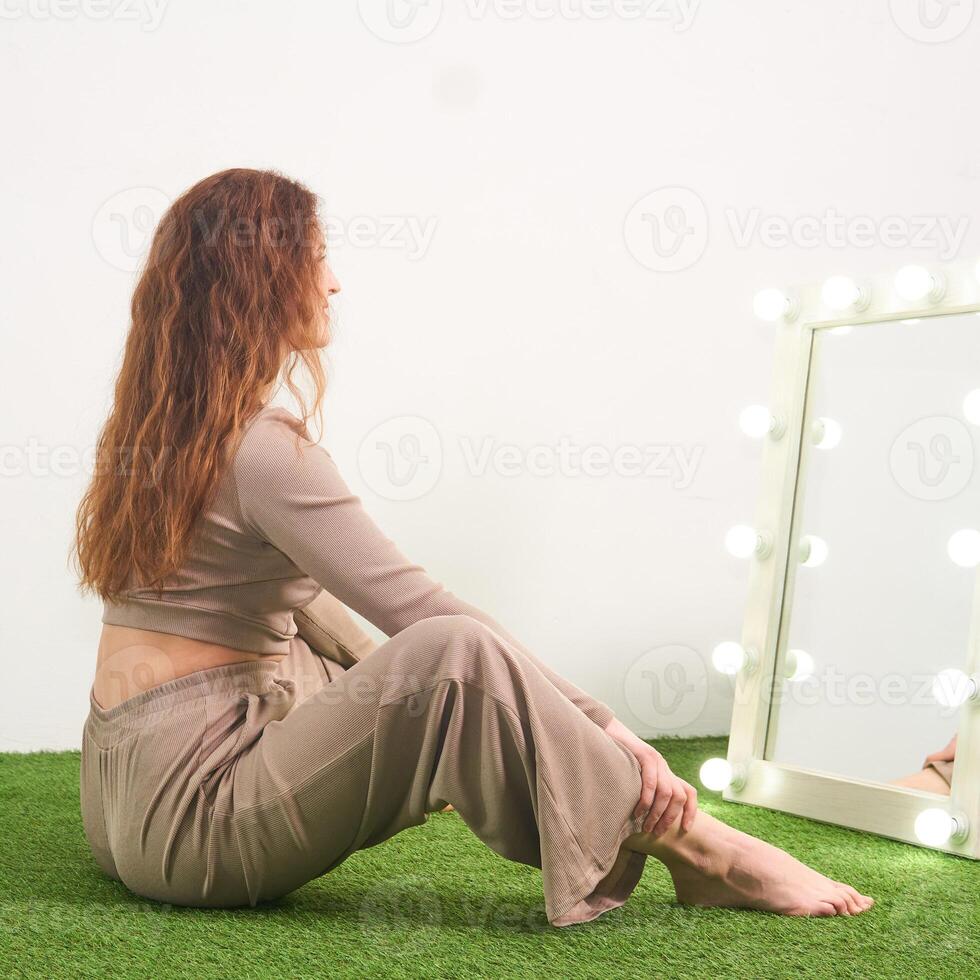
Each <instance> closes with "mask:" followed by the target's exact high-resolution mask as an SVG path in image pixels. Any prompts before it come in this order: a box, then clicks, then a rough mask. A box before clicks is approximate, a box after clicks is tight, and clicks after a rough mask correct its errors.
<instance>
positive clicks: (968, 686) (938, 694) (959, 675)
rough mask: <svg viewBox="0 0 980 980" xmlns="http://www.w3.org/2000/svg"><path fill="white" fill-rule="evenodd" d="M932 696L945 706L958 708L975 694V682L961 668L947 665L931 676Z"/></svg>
mask: <svg viewBox="0 0 980 980" xmlns="http://www.w3.org/2000/svg"><path fill="white" fill-rule="evenodd" d="M932 696H933V697H934V698H935V699H936V700H937V701H938V702H939V703H940V704H941V705H943V706H944V707H946V708H958V707H959V706H960V705H961V704H966V702H967V701H969V700H970V699H971V698H975V697H976V696H977V682H976V680H975V679H974V678H973V677H970V675H969V674H964V673H963V671H962V670H957V669H956V668H955V667H947V668H946V670H941V671H939V673H938V674H936V676H935V678H933V681H932Z"/></svg>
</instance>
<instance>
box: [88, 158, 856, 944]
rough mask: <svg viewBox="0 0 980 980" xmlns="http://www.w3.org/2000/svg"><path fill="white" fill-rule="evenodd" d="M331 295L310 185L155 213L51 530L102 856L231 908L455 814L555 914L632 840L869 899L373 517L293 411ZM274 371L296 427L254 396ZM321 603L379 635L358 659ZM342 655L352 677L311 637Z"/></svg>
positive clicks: (338, 621) (707, 893) (583, 915)
mask: <svg viewBox="0 0 980 980" xmlns="http://www.w3.org/2000/svg"><path fill="white" fill-rule="evenodd" d="M339 288H340V286H339V284H338V283H337V281H336V279H335V278H334V276H333V274H332V273H331V271H330V267H329V266H328V264H327V262H326V259H325V254H324V245H323V236H322V234H321V230H320V226H319V224H318V217H317V210H316V199H315V197H314V195H313V194H312V193H311V192H310V191H308V190H307V189H306V188H304V187H303V186H301V185H300V184H297V183H296V182H294V181H292V180H288V179H286V178H285V177H282V176H280V175H278V174H275V173H268V172H259V171H254V170H229V171H225V172H223V173H219V174H215V175H214V176H212V177H209V178H207V179H206V180H203V181H201V182H200V183H199V184H197V185H196V186H194V187H192V188H191V189H190V190H189V191H187V192H186V193H185V194H184V195H183V196H182V197H181V198H180V199H179V200H177V201H176V202H175V203H174V204H173V206H172V207H171V208H170V210H169V211H168V213H167V214H166V215H165V216H164V218H163V219H162V221H161V223H160V226H159V228H158V229H157V231H156V234H155V236H154V240H153V242H152V246H151V249H150V253H149V257H148V260H147V265H146V269H145V270H144V272H143V274H142V276H141V278H140V280H139V283H138V285H137V287H136V291H135V294H134V296H133V303H132V325H131V329H130V333H129V337H128V340H127V343H126V350H125V356H124V359H123V364H122V368H121V371H120V374H119V378H118V381H117V384H116V389H115V403H114V406H113V409H112V412H111V414H110V416H109V419H108V421H107V422H106V424H105V427H104V429H103V432H102V434H101V436H100V440H99V445H98V459H99V461H100V466H99V469H98V472H97V473H96V475H95V477H94V479H93V481H92V484H91V486H90V487H89V489H88V491H87V493H86V495H85V497H84V499H83V501H82V503H81V506H80V508H79V513H78V522H77V523H78V529H77V530H78V534H77V563H78V567H79V572H80V578H81V582H82V586H83V588H85V589H87V590H90V591H94V592H95V593H97V594H98V595H100V596H101V597H102V598H103V600H104V601H105V612H104V616H103V623H104V628H103V632H102V639H101V643H100V645H99V659H98V667H97V671H96V676H95V681H94V684H93V687H92V691H91V698H90V705H91V710H90V714H89V717H88V719H87V722H86V725H85V731H84V742H83V751H82V773H81V797H82V800H81V801H82V811H83V816H84V826H85V832H86V835H87V837H88V840H89V843H90V845H91V847H92V851H93V853H94V855H95V858H96V860H97V861H98V863H99V864H100V865H101V867H102V868H103V869H104V870H105V872H106V873H107V874H109V875H111V876H113V877H114V878H117V879H119V880H120V881H122V882H123V883H124V884H125V885H126V886H128V887H129V888H130V889H131V890H132V891H133V892H135V893H137V894H139V895H143V896H146V897H149V898H153V899H158V900H160V901H165V902H171V903H174V904H181V905H194V906H239V905H246V904H252V905H254V904H256V903H257V902H259V901H263V900H268V899H273V898H276V897H277V896H280V895H283V894H285V893H287V892H289V891H291V890H293V889H295V888H297V887H298V886H300V885H302V884H303V883H304V882H307V881H309V880H310V879H312V878H315V877H317V876H319V875H321V874H323V873H325V872H326V871H329V870H330V869H331V868H334V867H336V866H337V865H338V864H340V862H342V861H343V860H344V859H345V858H346V857H348V856H349V855H350V854H351V853H353V852H354V851H356V850H358V849H359V848H364V847H369V846H371V845H373V844H377V843H379V842H380V841H383V840H385V839H386V838H388V837H391V836H392V835H393V834H396V833H397V832H398V831H400V830H402V829H404V828H406V827H409V826H412V825H416V824H420V823H422V822H424V820H425V819H426V814H427V813H429V812H431V811H435V810H439V809H441V808H443V807H445V806H446V805H447V804H452V805H454V806H455V808H456V810H457V811H458V812H459V814H460V816H461V817H462V819H463V820H464V821H465V822H466V823H467V824H468V826H469V827H470V828H471V830H473V831H474V833H476V834H477V835H478V836H479V837H480V839H481V840H483V841H484V842H485V843H486V844H487V845H488V846H490V847H491V848H493V849H494V850H495V851H497V852H498V853H499V854H502V855H503V856H505V857H507V858H510V859H511V860H514V861H520V862H523V863H526V864H530V865H535V866H538V867H540V868H541V869H542V873H543V880H544V894H545V905H546V911H547V914H548V918H549V920H550V921H551V922H552V923H553V924H554V925H558V926H561V925H567V924H570V923H577V922H585V921H588V920H590V919H593V918H595V917H596V916H597V915H599V914H600V913H602V912H604V911H606V910H607V909H610V908H613V907H615V906H618V905H621V904H622V903H623V902H625V901H626V899H627V898H628V896H629V894H630V892H631V891H632V890H633V888H634V887H635V885H636V883H637V881H638V879H639V877H640V874H641V871H642V870H643V866H644V862H645V861H646V858H647V856H653V857H656V858H658V859H659V860H660V861H662V862H663V863H664V864H665V865H666V866H667V868H668V869H669V870H670V872H671V874H672V876H673V880H674V883H675V886H676V891H677V896H678V898H679V900H680V901H681V902H685V903H689V904H698V905H729V906H744V907H748V908H757V909H767V910H770V911H774V912H782V913H786V914H791V915H834V914H845V915H847V914H854V913H857V912H861V911H864V910H865V909H867V908H868V907H869V906H870V905H871V900H870V899H869V898H866V897H864V896H862V895H860V894H858V892H856V891H855V890H854V889H853V888H851V887H849V886H847V885H843V884H840V883H838V882H835V881H831V880H829V879H828V878H825V877H823V876H822V875H819V874H817V873H816V872H814V871H812V870H810V869H809V868H806V867H805V866H804V865H802V864H800V863H798V862H797V861H795V860H794V859H792V858H791V857H790V856H789V855H787V854H785V853H784V852H782V851H780V850H778V849H776V848H774V847H771V846H769V845H767V844H764V843H763V842H761V841H758V840H755V839H754V838H751V837H748V836H746V835H745V834H741V833H738V832H736V831H734V830H732V829H730V828H728V827H726V826H725V825H723V824H721V823H720V822H719V821H717V820H714V819H712V818H711V817H710V816H708V815H706V814H704V813H701V812H699V811H698V810H697V806H696V794H695V791H694V789H693V788H692V787H691V786H689V785H688V784H687V783H685V782H684V781H683V780H681V779H678V778H677V777H676V776H674V775H673V774H672V773H671V771H670V769H669V768H668V767H667V764H666V763H665V762H664V760H663V758H662V757H661V756H660V754H659V753H658V752H656V751H655V750H654V749H653V748H651V747H650V746H649V745H647V744H646V743H644V742H642V741H641V740H640V739H639V738H637V737H636V736H635V735H633V734H632V733H631V732H630V731H629V730H628V729H627V728H626V727H625V726H624V725H622V724H621V723H620V722H619V721H617V720H616V719H615V718H614V717H613V715H612V712H611V711H610V710H609V709H608V708H607V707H606V706H605V705H602V704H600V703H598V702H597V701H595V700H593V699H592V698H590V697H589V696H588V695H587V694H585V693H584V692H583V691H580V690H579V689H578V688H576V687H574V686H573V685H572V684H570V683H568V682H567V681H566V680H564V679H563V678H561V677H559V676H558V675H557V674H556V673H555V672H554V671H552V670H550V669H549V668H548V667H547V666H546V665H545V664H543V663H542V662H540V661H539V660H537V659H536V658H535V657H534V656H533V655H532V654H531V653H530V652H529V651H528V650H526V649H525V648H524V647H523V646H521V644H520V643H519V642H518V641H517V640H516V639H514V638H513V637H512V636H511V635H510V634H509V633H507V632H506V631H505V630H504V629H503V627H501V626H500V625H499V624H497V623H496V622H494V620H492V619H491V618H490V617H489V616H487V615H486V614H484V613H483V612H481V611H480V610H478V609H475V608H474V607H473V606H470V605H468V604H467V603H465V602H463V601H462V600H460V599H458V598H456V597H455V596H454V595H452V593H450V592H448V591H447V590H446V589H444V588H443V587H442V586H441V585H440V584H438V583H436V582H434V581H433V580H432V579H430V578H429V577H428V575H427V574H426V572H425V571H424V569H422V568H420V567H419V566H418V565H413V564H411V563H410V562H409V561H408V560H407V559H406V558H405V557H404V556H403V555H402V554H401V553H400V552H399V551H398V550H397V548H396V547H395V545H394V544H393V543H392V542H391V541H390V540H389V539H388V538H386V537H385V536H384V535H383V534H382V533H381V532H380V531H379V530H378V528H377V527H376V526H375V525H374V524H373V523H372V521H371V519H370V518H369V517H368V516H367V514H366V513H365V512H364V510H363V509H362V508H361V504H360V501H359V500H358V498H356V497H354V496H353V495H352V494H351V492H350V490H349V489H348V488H347V486H346V485H345V483H344V481H343V479H342V477H341V476H340V474H339V473H338V471H337V468H336V466H335V464H334V461H333V459H332V457H331V456H330V454H329V453H328V452H326V451H325V450H324V449H322V448H320V447H319V446H317V445H316V444H315V442H314V441H313V440H312V439H311V438H310V436H309V433H308V430H307V428H306V425H307V423H308V421H309V420H310V419H311V418H312V417H313V416H314V415H316V414H318V413H319V410H320V402H321V398H322V395H323V388H324V375H323V371H322V368H321V365H320V361H319V349H320V348H322V347H324V346H325V345H326V344H327V342H328V341H329V339H330V338H329V298H330V297H331V296H332V295H333V294H334V293H336V292H337V291H338V290H339ZM300 365H302V366H305V368H306V369H307V371H308V374H309V376H310V378H311V379H312V389H313V390H312V395H311V397H310V398H309V399H307V396H306V394H305V393H304V392H303V390H302V389H301V387H300V386H299V385H298V384H297V382H296V380H295V379H294V370H295V369H296V368H297V367H299V366H300ZM278 379H282V383H284V384H285V386H286V387H287V388H288V390H289V391H290V392H291V393H292V395H293V397H294V399H295V401H296V403H297V405H298V406H299V409H300V414H301V416H302V417H301V418H297V417H295V416H293V415H291V414H290V413H288V412H286V411H284V410H282V409H280V408H276V407H272V406H271V405H270V404H269V399H270V397H271V396H272V395H273V394H274V390H275V387H276V383H277V380H278ZM307 402H309V404H307ZM324 590H325V591H324ZM324 596H328V598H327V600H326V602H327V606H326V608H327V613H326V616H325V617H324V616H323V614H322V612H321V613H316V612H313V613H311V612H310V610H316V609H317V608H319V606H322V603H323V602H324ZM329 597H335V600H339V603H338V602H336V601H335V600H334V599H331V598H329ZM340 603H342V604H343V605H345V606H347V607H349V608H351V609H353V610H355V611H356V612H358V613H360V614H361V615H363V616H364V617H365V618H366V619H368V620H369V621H371V622H372V623H374V624H375V625H376V626H378V627H379V628H380V629H381V630H382V631H383V632H384V633H385V634H387V635H388V636H389V637H391V639H390V640H389V641H388V642H387V643H384V644H383V645H381V646H379V647H378V648H377V649H376V650H372V651H370V652H368V653H367V655H363V654H364V652H365V651H364V644H363V642H362V640H363V638H360V639H358V631H357V630H356V628H354V627H353V624H352V623H350V622H349V620H347V619H346V614H345V613H344V612H343V610H342V607H341V606H340ZM318 604H319V606H318ZM318 617H319V618H318ZM297 618H298V619H299V620H300V621H301V622H305V623H306V626H307V629H306V631H305V634H304V635H306V636H307V637H310V638H312V639H313V641H314V643H313V646H312V647H311V645H310V643H308V642H307V640H306V639H304V638H303V636H300V635H297V626H296V619H297ZM317 637H320V638H321V639H324V638H325V642H324V643H321V644H317V643H316V638H317ZM331 637H333V639H331ZM344 637H347V640H345V639H344ZM351 637H353V638H354V639H353V640H351ZM351 645H353V646H360V647H361V654H362V656H361V657H360V659H358V658H357V656H356V655H355V656H338V659H340V660H342V661H345V662H346V665H347V667H348V669H344V666H343V665H342V664H338V663H335V662H333V660H330V659H328V658H326V657H323V656H317V654H316V653H314V652H313V648H314V647H319V648H320V652H321V653H322V652H326V653H327V654H328V655H329V654H330V652H331V650H332V652H333V654H335V655H337V654H350V653H351V652H352V651H350V650H349V649H348V648H349V647H350V646H351Z"/></svg>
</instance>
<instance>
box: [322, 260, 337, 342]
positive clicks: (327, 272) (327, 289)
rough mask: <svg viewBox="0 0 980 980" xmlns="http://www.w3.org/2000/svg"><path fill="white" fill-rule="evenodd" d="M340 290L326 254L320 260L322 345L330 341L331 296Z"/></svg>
mask: <svg viewBox="0 0 980 980" xmlns="http://www.w3.org/2000/svg"><path fill="white" fill-rule="evenodd" d="M339 292H340V283H339V282H338V280H337V277H336V276H335V275H334V274H333V269H331V268H330V263H329V262H328V261H327V257H326V255H324V256H323V258H322V259H321V260H320V293H321V294H322V296H323V319H322V320H321V331H320V346H321V347H326V346H327V344H329V343H330V297H331V296H333V295H334V293H339Z"/></svg>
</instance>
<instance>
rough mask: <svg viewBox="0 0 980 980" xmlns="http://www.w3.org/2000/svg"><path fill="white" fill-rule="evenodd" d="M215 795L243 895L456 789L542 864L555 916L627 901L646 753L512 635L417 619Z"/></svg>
mask: <svg viewBox="0 0 980 980" xmlns="http://www.w3.org/2000/svg"><path fill="white" fill-rule="evenodd" d="M231 778H232V780H233V784H232V787H231V792H229V793H227V794H223V795H222V800H221V801H220V803H219V806H220V807H221V808H224V809H223V812H222V813H216V818H218V819H227V821H228V822H229V823H230V826H231V828H232V832H233V834H234V837H235V839H236V842H237V845H238V848H239V850H240V852H241V854H242V858H243V861H244V863H245V872H246V877H247V880H248V890H249V897H250V900H251V901H252V902H253V903H254V902H257V901H260V900H263V899H267V898H272V897H275V896H277V895H281V894H284V893H286V892H288V891H291V890H292V889H294V888H296V887H298V886H299V885H301V884H303V883H304V882H306V881H308V880H310V879H311V878H314V877H317V876H318V875H321V874H323V873H324V872H326V871H328V870H330V869H331V868H332V867H335V866H336V865H337V864H339V863H340V862H341V861H343V860H344V859H345V858H346V857H348V856H349V855H350V854H351V853H353V852H354V851H356V850H358V849H360V848H363V847H369V846H371V845H373V844H377V843H379V842H381V841H383V840H385V839H387V838H388V837H391V836H392V835H393V834H396V833H398V832H399V831H400V830H403V829H405V828H406V827H410V826H413V825H416V824H420V823H422V822H423V821H424V820H425V818H426V814H427V813H428V812H431V811H434V810H438V809H440V808H441V807H443V806H444V805H445V804H446V803H452V804H453V805H454V806H455V807H456V809H457V810H458V811H459V814H460V816H461V817H462V818H463V820H465V821H466V823H467V824H468V825H469V827H470V828H471V829H472V830H473V831H474V833H476V834H477V835H478V836H479V837H480V839H481V840H483V841H484V843H486V844H487V845H488V846H489V847H491V848H492V849H493V850H495V851H496V852H497V853H499V854H501V855H503V856H504V857H507V858H510V859H511V860H514V861H520V862H522V863H525V864H530V865H535V866H538V867H540V868H541V869H542V873H543V879H544V891H545V903H546V910H547V914H548V917H549V919H550V921H552V922H553V923H554V924H557V925H565V924H569V923H572V922H583V921H587V920H589V919H592V918H595V916H597V915H599V914H600V913H601V912H603V911H605V910H606V909H608V908H613V907H615V906H617V905H620V904H622V903H623V902H624V901H625V900H626V898H627V897H628V895H629V894H630V892H631V891H632V890H633V888H634V887H635V885H636V882H637V881H638V880H639V877H640V874H641V872H642V868H643V864H644V861H645V855H643V854H640V853H638V852H635V851H628V850H626V849H624V848H623V847H622V844H623V841H624V840H625V839H626V838H627V837H629V836H630V835H631V834H634V833H636V832H637V831H638V830H639V829H640V826H641V824H642V821H641V820H639V819H637V818H634V817H633V808H634V807H635V806H636V801H637V799H638V798H639V794H640V773H639V766H638V764H637V762H636V760H635V759H634V758H633V756H632V755H631V754H630V753H629V751H628V750H627V749H625V748H624V747H623V746H621V745H619V743H617V742H615V741H614V740H613V739H611V738H609V736H608V735H606V734H605V732H603V731H602V730H601V729H600V728H599V727H598V726H597V725H595V724H594V723H593V722H592V721H590V720H589V719H588V718H587V717H586V716H585V715H584V714H583V713H582V712H581V711H580V710H579V709H578V708H576V707H575V705H573V704H572V703H571V701H569V699H568V698H567V697H565V695H564V694H562V693H561V692H560V691H559V690H558V689H557V688H556V687H555V686H554V685H553V684H552V683H551V682H550V681H549V680H548V679H547V677H545V675H544V674H543V673H542V672H541V671H540V670H539V669H538V668H537V667H536V666H535V665H534V664H533V663H532V662H531V661H530V660H529V659H528V658H527V657H524V656H523V655H522V654H521V653H520V652H519V651H517V650H516V649H515V648H514V647H513V646H512V645H510V644H509V643H508V642H507V641H505V640H504V639H502V638H501V637H500V636H499V635H497V634H496V633H494V632H493V631H492V630H491V629H489V628H488V627H487V626H484V625H483V624H481V623H479V622H477V621H475V620H473V619H471V618H470V617H468V616H439V617H433V618H431V619H426V620H422V621H420V622H418V623H416V624H414V625H413V626H411V627H409V628H408V629H405V630H403V631H402V632H401V633H399V634H398V635H397V636H395V637H394V638H393V639H391V640H389V641H388V642H387V643H385V644H383V645H382V646H380V647H378V649H377V650H375V651H374V652H373V653H372V654H370V655H369V656H368V657H366V658H365V659H364V660H362V661H361V662H359V663H357V664H356V665H354V666H353V667H351V668H350V669H349V670H347V671H346V672H345V673H344V674H343V676H341V677H339V678H337V679H336V680H335V681H333V682H332V683H330V684H328V685H327V686H325V687H323V688H322V689H321V690H320V691H318V692H316V693H315V694H313V695H312V696H310V697H309V698H307V699H305V700H304V701H303V702H302V703H300V704H299V705H298V706H297V707H296V708H295V709H294V710H293V711H291V713H290V714H289V715H288V716H287V717H286V718H284V719H282V720H280V721H274V722H272V723H270V724H269V725H267V726H266V728H265V730H264V732H263V734H262V737H261V738H260V739H258V740H257V741H256V742H255V743H254V745H252V746H250V747H249V748H248V749H247V750H246V751H245V752H243V753H242V755H241V756H240V758H239V759H238V760H237V762H236V765H235V768H234V771H233V773H232V774H231Z"/></svg>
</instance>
